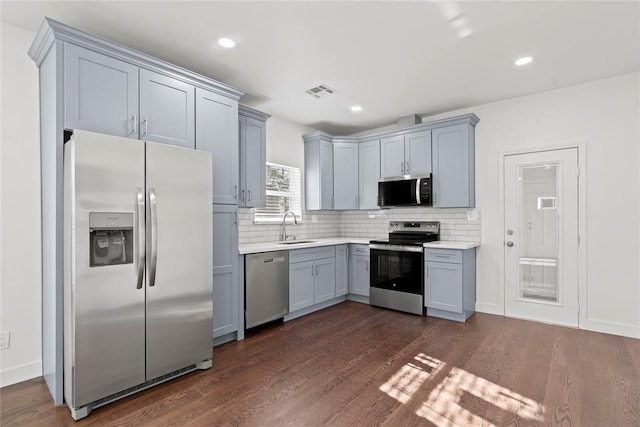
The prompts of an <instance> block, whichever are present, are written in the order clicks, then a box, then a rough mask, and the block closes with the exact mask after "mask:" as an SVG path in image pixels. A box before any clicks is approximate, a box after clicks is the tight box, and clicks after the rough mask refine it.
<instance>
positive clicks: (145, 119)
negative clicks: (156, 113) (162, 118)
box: [142, 116, 149, 136]
mask: <svg viewBox="0 0 640 427" xmlns="http://www.w3.org/2000/svg"><path fill="white" fill-rule="evenodd" d="M143 123H144V133H143V134H142V136H147V135H149V117H148V116H144V122H143Z"/></svg>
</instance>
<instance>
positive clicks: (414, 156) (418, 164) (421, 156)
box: [404, 130, 431, 175]
mask: <svg viewBox="0 0 640 427" xmlns="http://www.w3.org/2000/svg"><path fill="white" fill-rule="evenodd" d="M404 157H405V162H404V164H405V168H404V173H405V174H406V175H426V174H428V173H431V131H430V130H423V131H420V132H413V133H408V134H406V135H405V136H404Z"/></svg>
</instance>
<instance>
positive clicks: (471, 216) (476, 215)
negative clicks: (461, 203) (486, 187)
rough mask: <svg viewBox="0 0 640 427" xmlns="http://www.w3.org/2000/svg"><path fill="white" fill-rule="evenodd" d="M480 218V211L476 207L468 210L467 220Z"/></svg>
mask: <svg viewBox="0 0 640 427" xmlns="http://www.w3.org/2000/svg"><path fill="white" fill-rule="evenodd" d="M478 219H480V213H479V212H478V211H477V210H476V209H474V210H472V211H467V221H477V220H478Z"/></svg>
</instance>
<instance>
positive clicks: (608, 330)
mask: <svg viewBox="0 0 640 427" xmlns="http://www.w3.org/2000/svg"><path fill="white" fill-rule="evenodd" d="M584 329H586V330H588V331H593V332H602V333H605V334H611V335H620V336H623V337H629V338H640V326H636V325H629V324H627V323H617V322H610V321H608V320H600V319H587V325H586V327H585V328H584Z"/></svg>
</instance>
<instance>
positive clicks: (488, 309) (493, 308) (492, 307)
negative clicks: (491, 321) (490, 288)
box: [476, 301, 504, 316]
mask: <svg viewBox="0 0 640 427" xmlns="http://www.w3.org/2000/svg"><path fill="white" fill-rule="evenodd" d="M476 311H478V312H480V313H487V314H497V315H499V316H504V308H501V307H500V306H499V305H498V304H493V303H488V302H480V301H477V302H476Z"/></svg>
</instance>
